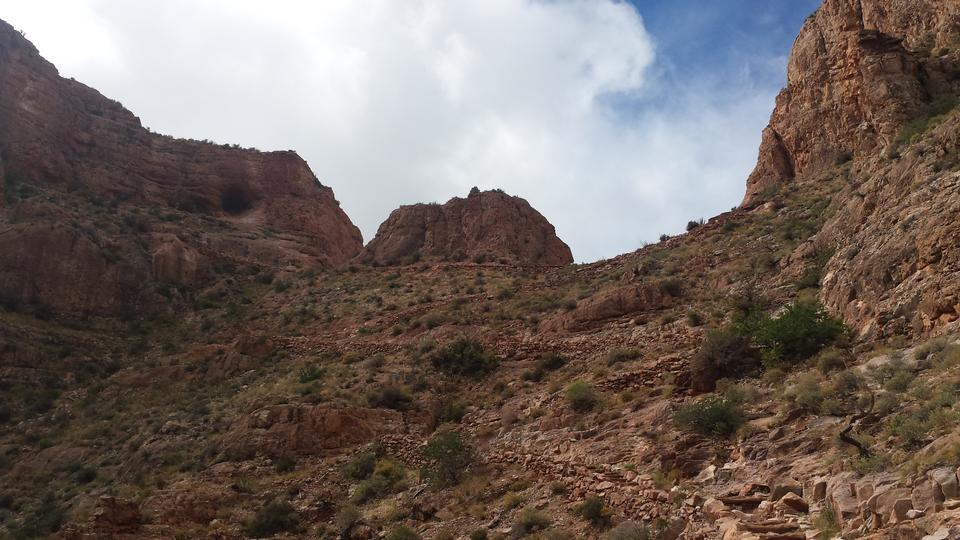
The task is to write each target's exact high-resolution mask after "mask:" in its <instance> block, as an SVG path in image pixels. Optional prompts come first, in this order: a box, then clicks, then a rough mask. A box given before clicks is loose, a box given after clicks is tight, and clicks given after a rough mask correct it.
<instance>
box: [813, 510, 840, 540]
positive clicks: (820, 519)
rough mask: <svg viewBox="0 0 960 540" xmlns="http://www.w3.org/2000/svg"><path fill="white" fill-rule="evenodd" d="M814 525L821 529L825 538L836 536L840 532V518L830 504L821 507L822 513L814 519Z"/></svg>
mask: <svg viewBox="0 0 960 540" xmlns="http://www.w3.org/2000/svg"><path fill="white" fill-rule="evenodd" d="M813 526H814V527H816V528H817V529H820V532H821V535H822V537H823V538H834V537H835V536H836V535H837V534H838V533H839V532H840V520H839V519H837V515H836V514H835V513H834V511H833V509H832V508H831V507H830V505H829V504H825V505H823V508H821V509H820V514H818V515H817V517H816V519H814V520H813Z"/></svg>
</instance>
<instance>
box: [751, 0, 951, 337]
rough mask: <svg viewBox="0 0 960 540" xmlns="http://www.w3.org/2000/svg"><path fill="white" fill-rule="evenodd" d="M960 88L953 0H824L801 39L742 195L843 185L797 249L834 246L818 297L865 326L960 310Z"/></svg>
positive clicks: (936, 317) (883, 327)
mask: <svg viewBox="0 0 960 540" xmlns="http://www.w3.org/2000/svg"><path fill="white" fill-rule="evenodd" d="M958 95H960V3H958V2H943V1H913V0H911V1H897V0H894V1H880V0H855V1H854V0H827V1H825V2H824V4H823V5H822V6H821V8H820V9H819V10H817V12H816V13H814V14H813V15H811V16H810V18H809V19H808V20H807V21H806V23H805V24H804V26H803V29H802V30H801V31H800V35H799V37H798V38H797V40H796V43H795V44H794V47H793V51H792V53H791V55H790V59H789V64H788V82H787V87H786V88H785V89H784V90H783V91H782V92H781V93H780V95H779V96H778V97H777V102H776V108H775V110H774V111H773V114H772V116H771V120H770V125H769V126H768V127H767V128H766V129H765V130H764V133H763V141H762V143H761V147H760V156H759V160H758V163H757V167H756V169H755V170H754V171H753V173H752V174H751V175H750V178H749V179H748V181H747V191H746V196H745V198H744V205H745V206H746V207H752V206H755V205H757V204H759V203H761V202H765V201H776V200H777V198H778V196H779V195H780V194H782V193H783V191H784V190H785V189H800V190H804V191H808V192H813V191H817V190H820V189H826V190H828V191H833V192H835V194H834V195H833V196H832V199H831V201H832V202H831V205H830V208H829V215H828V216H826V217H827V219H826V221H825V223H824V226H823V229H822V231H821V232H820V233H819V234H817V235H816V236H815V237H814V238H813V239H812V242H810V243H808V244H806V245H804V246H802V248H801V250H800V252H798V253H795V255H794V257H793V261H794V262H796V261H797V260H803V259H806V260H807V262H808V263H809V262H810V260H811V258H812V257H813V256H814V255H816V254H819V255H820V256H824V255H828V254H832V257H830V258H829V261H828V263H827V264H826V268H825V274H824V282H823V285H824V286H823V289H822V290H821V293H820V294H821V299H822V300H823V301H824V303H825V304H826V305H828V306H830V307H831V308H832V309H833V310H835V311H836V312H838V313H841V314H842V315H843V316H844V319H845V320H846V321H847V323H848V324H850V325H852V326H853V327H854V328H855V329H856V330H857V333H858V335H860V336H861V337H867V336H890V335H896V334H904V333H907V334H910V333H920V334H923V333H927V332H930V331H933V330H934V329H935V328H937V327H939V326H942V325H944V324H949V323H951V322H953V321H955V320H956V319H957V318H958V316H960V310H958V306H960V301H958V289H957V286H956V285H955V284H956V283H957V268H958V264H960V259H957V255H956V254H957V253H958V251H960V249H958V248H960V239H958V238H957V236H956V235H955V234H953V233H952V232H947V231H950V230H951V229H952V225H951V221H952V220H953V219H954V217H953V216H955V215H956V214H955V210H956V207H957V205H958V204H960V193H958V190H957V182H958V177H960V175H958V173H957V169H958V157H957V144H958V142H957V136H956V133H957V119H956V114H955V110H956V109H955V107H956V105H957V99H958ZM774 204H776V203H775V202H774Z"/></svg>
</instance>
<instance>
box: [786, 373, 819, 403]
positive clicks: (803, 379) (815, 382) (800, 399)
mask: <svg viewBox="0 0 960 540" xmlns="http://www.w3.org/2000/svg"><path fill="white" fill-rule="evenodd" d="M823 394H824V385H823V383H822V382H821V381H820V378H819V377H817V376H816V374H814V373H803V374H801V375H800V376H799V377H797V381H796V383H794V385H793V386H791V387H790V388H789V389H787V393H786V395H787V399H788V400H789V401H791V402H792V403H793V404H794V405H796V406H797V407H799V408H801V409H803V410H805V411H809V412H818V411H820V404H821V403H823V399H824V395H823Z"/></svg>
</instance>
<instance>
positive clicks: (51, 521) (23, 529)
mask: <svg viewBox="0 0 960 540" xmlns="http://www.w3.org/2000/svg"><path fill="white" fill-rule="evenodd" d="M66 517H67V510H66V509H65V508H64V507H63V506H62V505H61V504H60V503H59V502H57V500H56V499H55V498H54V497H53V495H52V494H47V495H45V496H44V497H43V499H41V500H40V502H39V503H37V504H36V505H33V506H30V507H29V508H27V510H26V511H25V513H24V516H23V519H22V520H21V521H20V522H19V523H12V524H11V525H10V527H9V532H10V535H11V536H12V537H13V538H46V537H48V536H49V535H52V534H53V533H55V532H57V531H58V530H60V526H61V525H62V524H63V522H64V520H65V519H66Z"/></svg>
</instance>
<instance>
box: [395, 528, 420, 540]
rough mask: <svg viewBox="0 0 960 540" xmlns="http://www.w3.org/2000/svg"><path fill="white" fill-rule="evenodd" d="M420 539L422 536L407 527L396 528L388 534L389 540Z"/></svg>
mask: <svg viewBox="0 0 960 540" xmlns="http://www.w3.org/2000/svg"><path fill="white" fill-rule="evenodd" d="M419 538H420V535H419V534H417V532H416V531H414V530H413V529H411V528H410V527H407V526H406V525H400V526H398V527H394V528H393V530H391V531H390V533H389V534H387V540H418V539H419Z"/></svg>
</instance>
